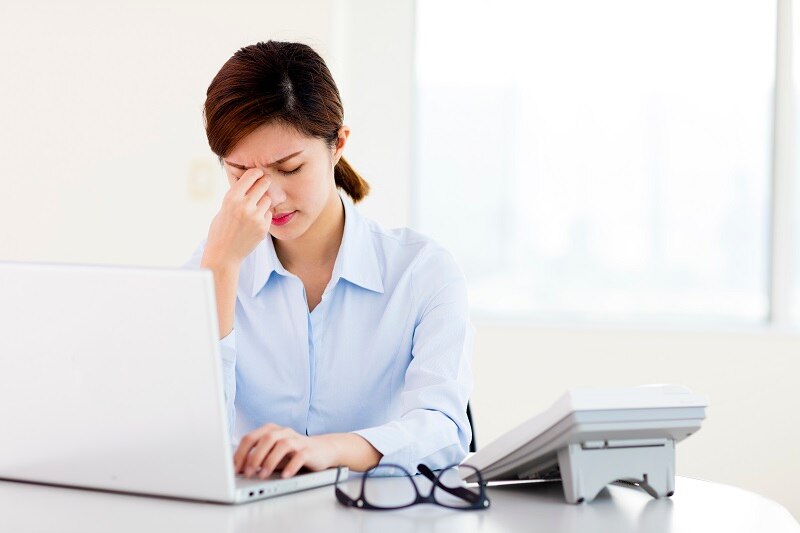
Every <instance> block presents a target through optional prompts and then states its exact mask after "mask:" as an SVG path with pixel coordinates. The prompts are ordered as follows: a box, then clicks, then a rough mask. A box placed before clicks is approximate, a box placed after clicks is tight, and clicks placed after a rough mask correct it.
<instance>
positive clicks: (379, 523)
mask: <svg viewBox="0 0 800 533" xmlns="http://www.w3.org/2000/svg"><path fill="white" fill-rule="evenodd" d="M417 478H418V479H417V481H419V482H420V483H419V485H420V488H422V487H423V483H425V480H424V479H422V478H421V476H417ZM379 481H381V482H385V483H389V484H391V483H396V482H398V480H396V479H381V480H379ZM675 483H676V490H675V495H674V496H673V497H672V498H670V499H664V500H654V499H652V498H651V497H650V496H648V495H647V494H645V493H644V492H643V491H641V490H640V489H637V488H632V487H626V486H622V485H620V486H616V485H613V486H610V487H608V488H607V489H606V490H604V491H603V492H601V493H600V495H599V496H598V497H597V499H596V500H595V501H593V502H592V503H589V504H582V505H569V504H567V503H564V496H563V493H562V490H561V485H560V484H558V483H552V482H549V483H526V484H524V485H523V484H517V485H506V486H501V487H489V489H488V494H489V497H490V498H491V500H492V507H491V508H490V509H488V510H486V511H471V512H466V511H451V510H448V509H444V508H441V507H438V506H433V505H418V506H415V507H412V508H409V509H404V510H400V511H363V510H357V509H350V508H346V507H344V506H342V505H341V504H339V503H338V502H337V501H336V499H335V496H334V493H333V487H332V486H329V487H322V488H318V489H313V490H310V491H307V492H303V493H296V494H290V495H286V496H281V497H278V498H274V499H271V500H262V501H260V502H254V503H248V504H243V505H239V506H227V505H218V504H204V503H194V502H187V501H180V500H168V499H159V498H150V497H144V496H129V495H120V494H108V493H103V492H95V491H88V490H79V489H67V488H60V487H44V486H38V485H31V484H26V483H15V482H0V531H3V532H9V533H11V532H14V533H25V532H37V533H39V532H45V531H46V532H52V533H62V532H63V533H67V532H80V533H92V532H102V533H108V532H112V531H113V532H137V533H139V532H142V533H151V532H161V531H165V532H166V531H169V532H171V533H172V532H174V533H178V532H182V531H191V532H192V533H204V532H209V533H212V532H213V533H223V532H234V531H236V532H239V531H247V532H259V533H264V532H269V531H292V532H295V531H297V532H322V533H325V532H331V533H338V532H344V531H364V532H378V533H395V532H408V533H411V532H414V533H419V532H440V531H441V532H458V533H461V532H470V531H484V532H513V531H545V532H572V531H575V532H583V533H585V532H594V531H596V532H603V533H607V532H614V533H624V532H628V531H636V532H659V533H661V532H663V533H667V532H678V531H680V532H687V531H703V532H708V531H724V532H725V533H737V532H745V531H747V532H759V533H761V532H769V533H780V532H800V524H798V522H797V521H796V520H795V519H794V518H793V517H792V516H791V515H790V514H789V512H788V511H786V509H784V508H783V507H781V506H780V505H778V504H777V503H775V502H773V501H770V500H768V499H766V498H763V497H761V496H758V495H756V494H753V493H751V492H747V491H744V490H741V489H737V488H733V487H729V486H726V485H720V484H717V483H709V482H705V481H698V480H694V479H689V478H681V477H678V478H677V479H676V481H675Z"/></svg>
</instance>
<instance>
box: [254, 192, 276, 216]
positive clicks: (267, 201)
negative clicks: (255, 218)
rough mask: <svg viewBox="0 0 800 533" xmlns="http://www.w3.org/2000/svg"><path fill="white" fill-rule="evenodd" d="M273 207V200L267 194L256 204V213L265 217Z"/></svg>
mask: <svg viewBox="0 0 800 533" xmlns="http://www.w3.org/2000/svg"><path fill="white" fill-rule="evenodd" d="M271 207H272V198H270V196H269V194H267V193H265V194H264V196H262V197H261V199H260V200H259V201H258V203H257V204H256V212H257V213H258V214H260V215H262V216H265V215H266V214H267V211H269V210H270V208H271Z"/></svg>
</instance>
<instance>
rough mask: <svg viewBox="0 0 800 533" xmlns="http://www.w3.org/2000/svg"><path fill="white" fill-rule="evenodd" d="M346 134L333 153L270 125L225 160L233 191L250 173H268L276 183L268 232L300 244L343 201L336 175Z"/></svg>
mask: <svg viewBox="0 0 800 533" xmlns="http://www.w3.org/2000/svg"><path fill="white" fill-rule="evenodd" d="M343 129H345V128H343ZM340 132H341V130H340ZM347 133H349V131H347V132H346V133H345V136H344V137H345V138H344V139H342V138H341V133H340V141H339V146H337V147H335V148H329V147H328V145H327V144H326V143H325V141H323V140H322V139H318V138H315V137H308V136H305V135H303V134H301V133H299V132H298V131H297V130H295V129H293V128H291V127H287V126H284V125H281V124H265V125H264V126H261V127H259V128H258V129H256V130H255V131H253V132H252V133H251V134H250V135H248V136H247V137H245V138H243V139H242V140H241V141H239V142H238V143H237V144H236V146H235V147H234V148H233V150H231V152H230V153H229V154H228V155H227V156H225V157H224V158H223V161H224V166H225V172H226V173H227V175H228V182H229V183H230V184H231V185H233V183H235V182H236V181H237V180H238V179H239V178H240V177H241V176H242V174H244V173H245V171H246V170H247V169H250V168H259V169H261V170H263V171H264V175H265V176H267V178H268V179H269V180H270V181H271V182H272V184H271V185H270V187H269V191H268V193H267V194H269V196H270V198H272V206H271V207H270V210H271V211H272V225H271V226H270V230H269V232H270V234H271V235H272V236H273V237H275V238H276V239H280V240H292V239H296V238H297V237H300V236H301V235H303V234H304V233H305V232H306V231H307V230H308V228H310V227H311V225H312V224H313V223H314V222H315V221H316V220H317V218H318V217H319V215H320V213H322V212H323V210H324V209H325V208H326V207H328V206H330V205H331V202H332V201H333V200H338V194H337V192H336V183H335V180H334V174H333V169H334V166H335V165H336V162H337V161H338V160H339V157H341V151H342V149H343V148H344V140H346V138H347Z"/></svg>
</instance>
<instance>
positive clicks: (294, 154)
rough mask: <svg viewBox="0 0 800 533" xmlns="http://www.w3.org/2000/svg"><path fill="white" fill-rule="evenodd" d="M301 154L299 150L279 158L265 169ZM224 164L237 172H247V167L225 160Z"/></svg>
mask: <svg viewBox="0 0 800 533" xmlns="http://www.w3.org/2000/svg"><path fill="white" fill-rule="evenodd" d="M302 152H303V151H302V150H300V151H299V152H295V153H293V154H289V155H287V156H285V157H281V158H280V159H278V160H277V161H273V162H272V163H270V164H269V165H267V167H266V168H269V167H274V166H276V165H280V164H281V163H285V162H286V161H288V160H290V159H291V158H293V157H294V156H296V155H300V154H301V153H302ZM225 164H227V165H229V166H232V167H233V168H238V169H239V170H249V168H248V167H246V166H244V165H239V164H237V163H231V162H230V161H227V160H225Z"/></svg>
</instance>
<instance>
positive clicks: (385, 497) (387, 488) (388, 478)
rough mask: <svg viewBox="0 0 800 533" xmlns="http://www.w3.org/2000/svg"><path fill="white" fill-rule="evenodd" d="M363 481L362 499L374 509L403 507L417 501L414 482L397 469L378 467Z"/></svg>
mask: <svg viewBox="0 0 800 533" xmlns="http://www.w3.org/2000/svg"><path fill="white" fill-rule="evenodd" d="M365 481H366V483H365V484H364V499H365V500H366V501H367V502H369V504H370V505H373V506H375V507H385V508H394V507H404V506H406V505H411V504H412V503H414V502H415V501H416V499H417V488H416V486H415V485H414V481H412V479H411V478H410V477H409V476H408V475H407V474H405V473H404V472H403V471H402V470H400V469H398V468H393V467H385V466H378V467H377V468H375V469H373V470H372V471H370V472H369V474H368V475H367V479H366V480H365Z"/></svg>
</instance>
